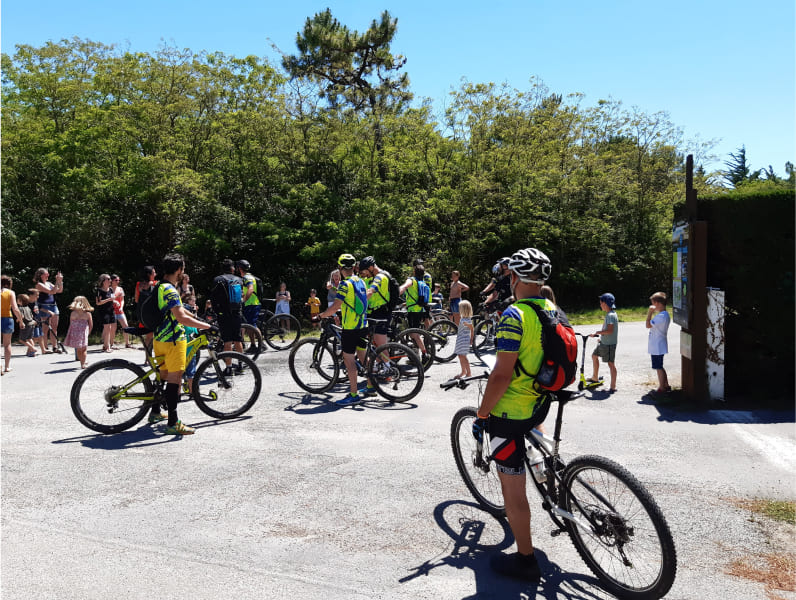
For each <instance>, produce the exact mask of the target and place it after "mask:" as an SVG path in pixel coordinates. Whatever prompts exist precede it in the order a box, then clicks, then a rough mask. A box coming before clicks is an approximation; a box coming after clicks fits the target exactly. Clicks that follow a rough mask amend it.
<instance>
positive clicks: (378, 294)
mask: <svg viewBox="0 0 796 600" xmlns="http://www.w3.org/2000/svg"><path fill="white" fill-rule="evenodd" d="M368 287H369V289H371V290H373V294H371V296H370V299H369V300H368V312H373V311H374V310H376V309H377V308H380V307H382V306H384V305H385V304H387V302H388V301H389V300H390V279H389V277H387V274H386V273H384V272H381V273H378V274H377V275H376V276H375V277H374V278H373V279H372V280H371V282H370V285H369V286H368Z"/></svg>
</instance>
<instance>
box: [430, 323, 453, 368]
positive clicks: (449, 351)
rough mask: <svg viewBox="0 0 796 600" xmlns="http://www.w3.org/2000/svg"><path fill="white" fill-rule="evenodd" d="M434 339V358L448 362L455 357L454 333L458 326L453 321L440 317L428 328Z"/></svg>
mask: <svg viewBox="0 0 796 600" xmlns="http://www.w3.org/2000/svg"><path fill="white" fill-rule="evenodd" d="M428 331H429V333H431V337H432V338H433V339H434V360H436V361H437V362H442V363H446V362H450V361H452V360H453V359H454V358H456V334H457V333H458V331H459V328H458V327H457V326H456V323H454V322H453V321H448V320H445V319H441V320H439V321H436V322H435V323H433V324H432V325H431V327H429V328H428Z"/></svg>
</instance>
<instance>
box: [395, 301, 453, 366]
mask: <svg viewBox="0 0 796 600" xmlns="http://www.w3.org/2000/svg"><path fill="white" fill-rule="evenodd" d="M406 315H407V312H406V309H396V310H394V311H392V315H391V317H390V333H389V335H390V339H391V340H392V341H398V342H401V343H404V344H407V345H408V346H409V347H410V348H412V349H413V350H415V352H418V354H420V352H419V348H417V343H416V342H415V341H414V340H413V339H412V337H411V334H413V333H414V334H418V335H420V336H421V337H422V338H423V345H424V346H425V347H426V354H427V355H428V356H429V357H432V358H433V361H436V362H443V363H445V362H450V361H452V360H453V359H454V358H455V357H456V353H455V350H456V333H457V331H458V329H459V328H458V327H457V326H456V323H454V322H453V321H449V320H447V319H437V320H434V321H432V323H431V325H430V326H429V327H425V325H424V326H422V327H419V328H409V327H408V319H407V316H406ZM433 361H431V360H429V359H426V360H424V361H423V366H424V368H425V369H426V370H428V369H429V367H430V366H431V362H433Z"/></svg>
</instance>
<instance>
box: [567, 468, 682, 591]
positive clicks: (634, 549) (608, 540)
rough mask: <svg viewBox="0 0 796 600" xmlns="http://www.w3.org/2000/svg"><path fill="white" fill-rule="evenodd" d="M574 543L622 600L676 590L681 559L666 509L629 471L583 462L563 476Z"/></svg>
mask: <svg viewBox="0 0 796 600" xmlns="http://www.w3.org/2000/svg"><path fill="white" fill-rule="evenodd" d="M562 489H563V492H562V493H563V498H562V499H563V505H564V508H565V509H566V510H568V511H569V512H571V513H572V514H573V515H575V517H577V518H578V519H579V521H580V522H581V523H583V524H584V525H585V526H584V527H579V526H578V525H576V524H575V523H573V522H572V521H569V520H567V521H566V523H567V529H568V532H569V535H570V537H571V538H572V543H573V544H574V545H575V548H576V549H577V551H578V554H580V557H581V558H582V559H583V560H584V562H585V563H586V565H587V566H588V567H589V569H590V570H591V571H592V573H594V574H595V575H596V576H597V577H598V578H599V579H600V581H601V582H602V583H603V584H604V585H605V587H606V588H607V589H608V590H609V591H611V592H612V593H614V594H616V595H618V596H620V597H622V598H662V597H663V596H664V595H665V594H666V593H667V592H668V591H669V588H671V587H672V584H673V583H674V577H675V573H676V570H677V553H676V550H675V547H674V541H673V539H672V534H671V531H669V526H668V524H667V523H666V519H665V518H664V516H663V513H662V512H661V509H660V508H659V507H658V505H657V504H656V502H655V500H654V499H653V498H652V496H651V495H650V493H649V492H648V491H647V490H646V489H645V488H644V486H643V485H642V484H641V483H640V482H639V481H638V479H636V478H635V477H634V476H633V475H631V474H630V473H629V472H628V471H627V470H626V469H625V468H624V467H622V466H621V465H619V464H617V463H615V462H614V461H612V460H609V459H607V458H603V457H602V456H580V457H578V458H576V459H574V460H573V461H572V462H570V463H569V465H568V466H567V468H566V470H565V471H564V476H563V483H562Z"/></svg>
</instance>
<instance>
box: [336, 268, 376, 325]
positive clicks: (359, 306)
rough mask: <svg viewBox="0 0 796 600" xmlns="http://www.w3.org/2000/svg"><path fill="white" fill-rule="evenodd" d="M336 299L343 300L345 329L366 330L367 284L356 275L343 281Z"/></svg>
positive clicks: (341, 322)
mask: <svg viewBox="0 0 796 600" xmlns="http://www.w3.org/2000/svg"><path fill="white" fill-rule="evenodd" d="M335 299H337V300H342V301H343V305H342V306H341V307H340V310H341V313H342V318H341V320H340V324H341V325H342V326H343V329H364V328H365V327H367V326H368V318H367V312H368V296H367V292H366V290H365V284H364V283H363V282H362V280H361V279H360V278H359V277H357V276H356V275H352V276H351V277H349V278H348V279H346V280H344V281H341V282H340V285H339V286H338V287H337V296H335Z"/></svg>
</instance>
